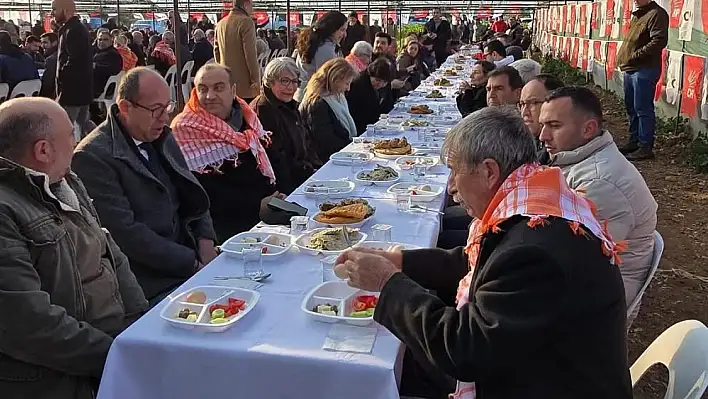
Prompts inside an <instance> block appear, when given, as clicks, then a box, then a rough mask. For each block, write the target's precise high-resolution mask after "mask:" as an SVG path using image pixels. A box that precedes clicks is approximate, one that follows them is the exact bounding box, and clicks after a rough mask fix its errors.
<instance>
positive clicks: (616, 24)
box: [611, 0, 692, 39]
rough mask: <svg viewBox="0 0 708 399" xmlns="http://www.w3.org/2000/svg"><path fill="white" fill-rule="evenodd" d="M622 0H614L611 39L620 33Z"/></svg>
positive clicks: (617, 36)
mask: <svg viewBox="0 0 708 399" xmlns="http://www.w3.org/2000/svg"><path fill="white" fill-rule="evenodd" d="M691 1H692V0H691ZM621 8H622V1H620V0H615V10H614V11H615V12H614V14H612V15H614V16H615V18H614V19H613V20H612V33H611V35H612V38H613V39H619V35H620V26H621V25H622V22H621V21H622V10H621Z"/></svg>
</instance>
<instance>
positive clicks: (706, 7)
mask: <svg viewBox="0 0 708 399" xmlns="http://www.w3.org/2000/svg"><path fill="white" fill-rule="evenodd" d="M701 21H702V22H703V32H708V4H706V2H705V0H704V1H703V2H702V3H701Z"/></svg>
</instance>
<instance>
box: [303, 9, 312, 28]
mask: <svg viewBox="0 0 708 399" xmlns="http://www.w3.org/2000/svg"><path fill="white" fill-rule="evenodd" d="M314 17H315V13H313V12H304V13H302V24H303V25H305V26H310V25H312V19H314Z"/></svg>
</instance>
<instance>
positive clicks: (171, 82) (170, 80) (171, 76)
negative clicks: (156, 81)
mask: <svg viewBox="0 0 708 399" xmlns="http://www.w3.org/2000/svg"><path fill="white" fill-rule="evenodd" d="M176 75H177V64H175V65H172V66H171V67H170V69H168V70H167V73H165V81H167V86H169V87H170V99H171V100H172V101H177V88H176V87H175V86H176V83H177V82H176V80H175V76H176Z"/></svg>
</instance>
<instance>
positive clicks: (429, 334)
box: [334, 107, 632, 399]
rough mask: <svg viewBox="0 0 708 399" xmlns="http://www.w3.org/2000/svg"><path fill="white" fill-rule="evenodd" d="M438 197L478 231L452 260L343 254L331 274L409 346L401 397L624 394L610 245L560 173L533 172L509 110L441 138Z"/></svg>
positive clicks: (622, 398)
mask: <svg viewBox="0 0 708 399" xmlns="http://www.w3.org/2000/svg"><path fill="white" fill-rule="evenodd" d="M442 159H446V160H447V164H448V167H449V168H450V169H451V173H450V177H449V179H448V191H449V192H450V194H452V195H453V197H454V198H455V200H456V201H458V202H459V203H460V205H461V206H463V207H464V208H465V209H466V210H467V212H468V214H469V215H470V216H473V217H475V218H476V219H475V221H474V222H473V223H472V226H471V227H470V234H469V240H468V242H467V245H466V246H465V247H458V248H456V249H454V250H451V251H445V250H442V249H419V250H411V251H392V252H388V251H380V250H374V249H353V250H349V251H347V252H345V253H344V254H342V255H341V256H340V257H339V258H338V259H337V262H336V265H335V268H334V271H335V274H336V275H337V276H339V277H340V278H348V283H349V285H351V286H353V287H356V288H361V289H364V290H367V291H371V292H380V296H379V301H378V304H377V305H376V310H375V312H374V320H375V321H376V322H378V323H379V324H380V325H382V326H383V327H385V328H386V329H388V330H389V331H391V332H392V333H393V334H394V335H396V337H398V339H400V340H401V342H403V343H404V344H405V346H406V353H405V355H404V357H403V370H402V377H401V387H400V390H401V395H405V396H417V397H426V398H441V397H447V396H446V394H448V393H450V392H451V391H452V390H453V389H455V380H457V381H458V383H457V392H456V394H457V396H455V397H464V398H468V397H470V393H474V392H475V391H476V395H477V397H479V398H618V399H628V398H631V397H632V387H631V383H630V378H629V369H628V367H627V339H626V330H625V321H626V316H625V312H626V311H625V301H624V289H623V286H622V279H621V277H620V268H619V267H618V266H617V264H616V263H617V252H618V251H619V247H618V246H617V245H616V244H615V243H614V242H613V241H612V239H611V237H610V235H609V234H608V233H607V231H606V230H605V229H604V228H603V227H602V224H601V223H600V222H599V221H598V220H597V218H596V217H595V216H594V212H593V206H592V204H590V203H589V202H588V201H587V200H585V199H584V198H583V197H581V196H580V195H578V194H577V193H576V192H574V191H573V190H571V189H570V187H568V185H567V184H566V183H565V179H564V177H563V174H562V173H561V171H560V169H558V168H546V167H542V166H540V165H538V163H537V162H536V151H535V148H534V144H533V140H532V139H531V136H530V135H529V134H528V130H527V129H526V127H525V126H524V122H523V121H522V120H521V118H520V117H519V114H518V111H517V110H516V109H514V108H511V107H487V108H484V109H481V110H479V111H477V112H474V113H472V114H470V115H468V116H467V117H466V118H465V119H463V120H462V122H460V123H459V124H458V125H456V126H455V127H454V128H452V130H450V132H448V134H447V136H446V137H445V142H444V144H443V148H442Z"/></svg>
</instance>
